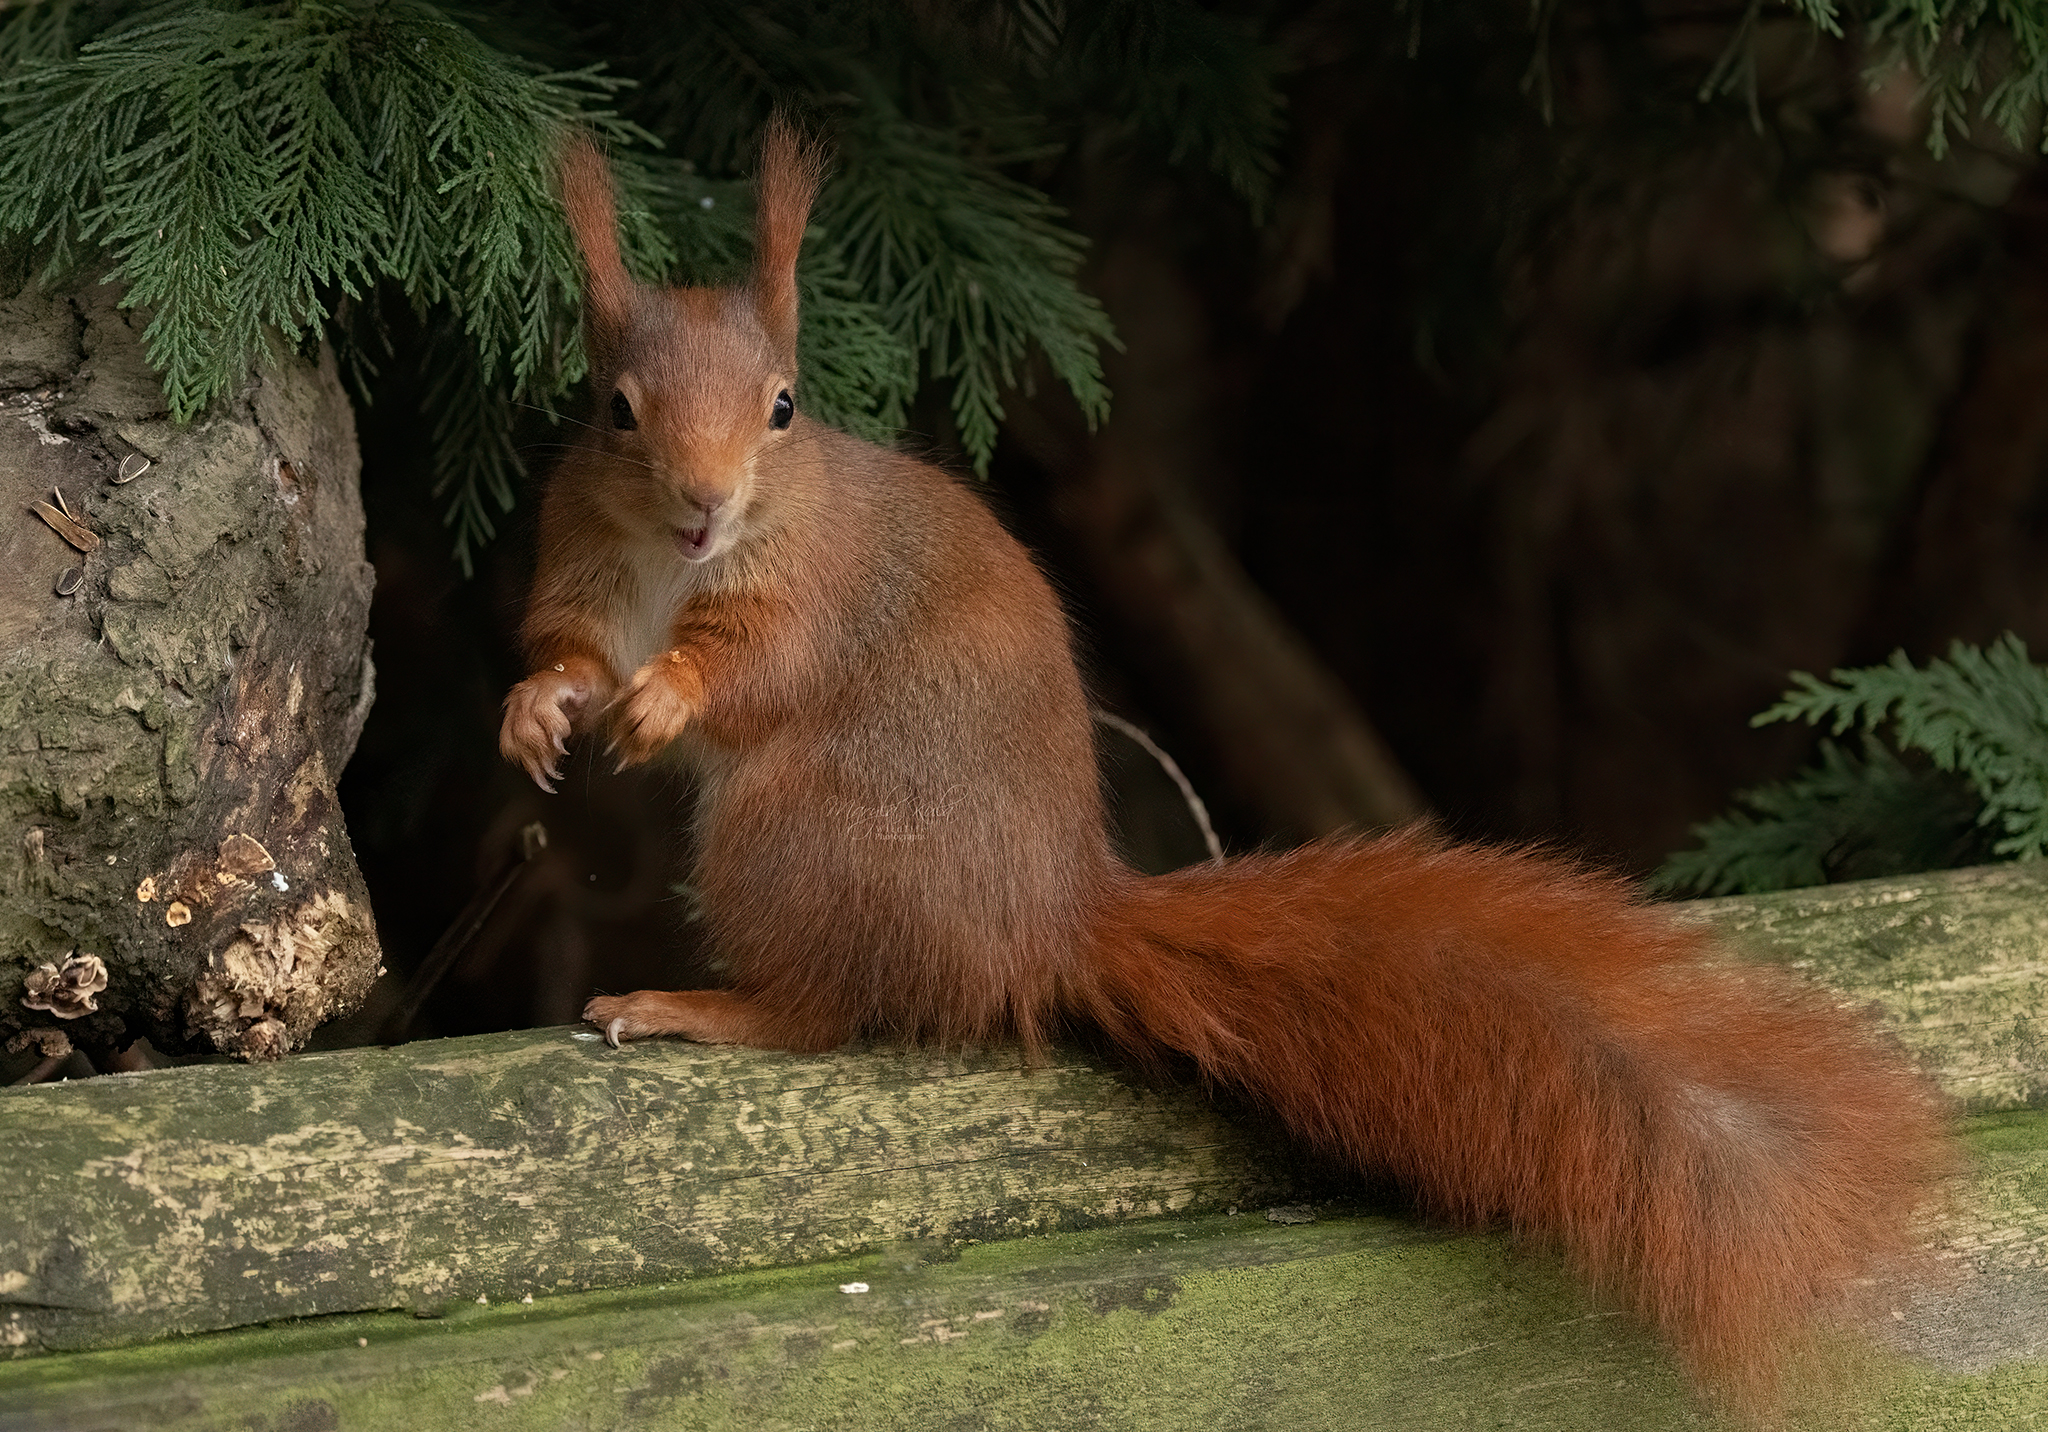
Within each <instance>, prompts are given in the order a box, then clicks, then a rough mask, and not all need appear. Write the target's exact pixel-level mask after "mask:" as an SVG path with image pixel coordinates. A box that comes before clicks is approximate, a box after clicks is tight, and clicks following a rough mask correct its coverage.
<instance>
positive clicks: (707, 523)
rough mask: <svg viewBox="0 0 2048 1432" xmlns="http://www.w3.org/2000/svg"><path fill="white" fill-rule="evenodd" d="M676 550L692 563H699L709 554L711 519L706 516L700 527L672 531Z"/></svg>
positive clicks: (678, 528)
mask: <svg viewBox="0 0 2048 1432" xmlns="http://www.w3.org/2000/svg"><path fill="white" fill-rule="evenodd" d="M672 532H673V535H674V537H675V540H676V550H677V551H679V552H681V553H682V554H683V555H684V556H685V557H687V558H689V559H690V560H691V561H693V562H701V561H703V560H704V559H705V557H707V556H709V555H710V552H711V519H710V517H709V516H706V517H705V519H704V522H703V524H702V525H701V526H697V527H677V528H674V529H672Z"/></svg>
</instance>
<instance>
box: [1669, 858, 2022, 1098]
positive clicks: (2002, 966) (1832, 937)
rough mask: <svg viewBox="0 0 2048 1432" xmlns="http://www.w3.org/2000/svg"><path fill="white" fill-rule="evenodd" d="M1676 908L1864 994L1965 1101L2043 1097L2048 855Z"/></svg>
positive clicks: (1743, 944)
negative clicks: (2045, 858) (2046, 857)
mask: <svg viewBox="0 0 2048 1432" xmlns="http://www.w3.org/2000/svg"><path fill="white" fill-rule="evenodd" d="M1675 908H1677V909H1678V910H1679V911H1680V912H1681V913H1682V914H1684V915H1685V916H1686V917H1688V918H1696V919H1701V920H1705V921H1707V922H1709V923H1710V924H1712V926H1713V927H1714V929H1715V930H1716V931H1717V932H1718V933H1719V934H1720V935H1721V936H1722V937H1723V938H1724V939H1726V940H1727V941H1728V943H1729V944H1731V945H1732V946H1734V947H1735V948H1736V949H1738V950H1740V951H1741V952H1743V953H1744V954H1747V955H1750V956H1753V957H1755V958H1759V959H1767V960H1774V961H1778V962H1780V963H1784V964H1790V965H1792V966H1794V967H1795V968H1798V969H1802V970H1804V971H1806V972H1807V973H1808V974H1810V975H1811V976H1813V977H1814V978H1815V979H1817V980H1819V981H1821V982H1822V983H1824V984H1828V985H1831V986H1833V987H1834V988H1836V989H1839V990H1842V991H1844V992H1846V993H1850V994H1853V995H1855V996H1857V997H1859V998H1862V999H1866V1000H1869V1001H1872V1002H1874V1003H1875V1004H1876V1005H1877V1006H1878V1007H1879V1008H1880V1009H1881V1010H1882V1011H1883V1015H1884V1019H1885V1021H1886V1023H1887V1024H1889V1025H1890V1026H1891V1027H1892V1028H1893V1029H1895V1030H1896V1031H1897V1033H1898V1035H1899V1038H1900V1040H1901V1041H1902V1042H1903V1043H1904V1044H1905V1045H1906V1047H1907V1049H1909V1050H1910V1051H1911V1052H1912V1053H1913V1055H1914V1057H1915V1058H1917V1059H1918V1060H1919V1061H1920V1062H1921V1064H1922V1065H1923V1066H1924V1067H1925V1068H1927V1069H1928V1070H1929V1071H1930V1072H1931V1073H1933V1074H1934V1075H1935V1076H1936V1077H1937V1078H1938V1079H1939V1081H1940V1083H1941V1085H1942V1088H1943V1089H1944V1090H1946V1091H1947V1092H1948V1094H1949V1095H1950V1096H1951V1097H1952V1098H1954V1099H1955V1100H1956V1101H1957V1102H1958V1104H1959V1105H1960V1106H1961V1107H1962V1108H1963V1109H1964V1110H1966V1111H1968V1112H1970V1113H1985V1112H1990V1111H1993V1110H1998V1109H2020V1108H2035V1107H2041V1106H2042V1105H2044V1104H2048V861H2033V862H2029V863H2027V864H2021V865H1989V866H1983V867H1980V868H1978V869H1975V870H1949V871H1938V872H1935V873H1933V874H1929V875H1909V876H1900V877H1896V878H1893V879H1889V880H1862V881H1857V882H1855V883H1853V884H1847V885H1823V886H1819V887H1817V888H1815V889H1811V890H1787V891H1782V892H1780V893H1777V894H1773V895H1741V896H1731V897H1728V898H1726V899H1720V900H1696V901H1691V902H1689V903H1687V904H1685V905H1681V906H1677V907H1675Z"/></svg>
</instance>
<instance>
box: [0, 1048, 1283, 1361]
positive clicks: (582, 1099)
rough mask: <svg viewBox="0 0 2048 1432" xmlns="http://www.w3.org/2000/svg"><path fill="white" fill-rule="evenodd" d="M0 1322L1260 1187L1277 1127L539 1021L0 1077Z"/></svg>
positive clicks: (1260, 1196) (962, 1075)
mask: <svg viewBox="0 0 2048 1432" xmlns="http://www.w3.org/2000/svg"><path fill="white" fill-rule="evenodd" d="M0 1148H4V1149H5V1150H6V1160H5V1167H4V1169H0V1342H5V1343H11V1344H13V1345H14V1346H15V1347H17V1348H20V1349H35V1348H78V1347H89V1346H103V1345H107V1344H109V1343H114V1342H121V1341H127V1340H133V1339H135V1338H139V1337H147V1336H153V1335H156V1334H160V1333H168V1332H194V1331H201V1330H205V1329H211V1328H226V1327H239V1326H244V1325H246V1324H249V1323H253V1322H262V1321H265V1320H268V1319H273V1318H280V1317H295V1316H304V1315H307V1314H314V1313H332V1312H342V1311H356V1310H360V1309H367V1308H391V1307H399V1308H413V1309H418V1310H422V1311H431V1310H434V1309H438V1308H440V1307H443V1306H445V1305H447V1304H450V1303H454V1302H463V1301H467V1300H469V1299H472V1298H474V1297H476V1296H477V1295H478V1294H480V1293H482V1294H488V1295H489V1296H491V1297H494V1298H503V1297H507V1296H509V1297H514V1298H517V1297H519V1296H521V1295H523V1294H525V1293H528V1292H533V1293H553V1292H560V1291H566V1290H574V1289H588V1288H605V1287H620V1286H625V1285H629V1284H634V1283H644V1282H648V1281H654V1280H660V1279H665V1278H678V1277H687V1276H695V1275H703V1274H707V1273H715V1272H725V1271H730V1270H733V1269H738V1268H750V1267H763V1266H768V1265H774V1264H790V1263H800V1262H807V1261H813V1260H817V1259H821V1258H831V1257H839V1256H844V1255H846V1254H849V1253H855V1252H859V1251H862V1250H865V1249H869V1248H873V1247H877V1246H880V1245H881V1244H884V1243H887V1242H889V1241H891V1240H896V1239H901V1238H906V1237H936V1238H941V1239H955V1240H957V1239H964V1238H999V1237H1011V1236H1016V1235H1018V1234H1023V1233H1031V1232H1042V1231H1048V1230H1052V1229H1058V1228H1073V1227H1085V1226H1088V1225H1091V1224H1095V1223H1100V1222H1104V1221H1108V1220H1115V1219H1124V1218H1133V1217H1149V1216H1153V1215H1157V1214H1163V1213H1178V1212H1202V1211H1209V1210H1221V1209H1227V1208H1229V1207H1231V1206H1233V1205H1247V1206H1248V1205H1249V1204H1251V1203H1253V1202H1256V1201H1259V1200H1265V1201H1268V1202H1270V1201H1271V1200H1273V1199H1275V1198H1279V1197H1282V1196H1284V1195H1287V1194H1289V1193H1290V1192H1291V1191H1292V1189H1293V1187H1294V1184H1293V1175H1292V1173H1291V1164H1290V1162H1289V1160H1288V1158H1287V1157H1286V1155H1285V1154H1284V1152H1283V1151H1282V1150H1281V1149H1280V1147H1279V1146H1278V1145H1277V1144H1275V1143H1273V1142H1270V1141H1269V1140H1268V1139H1266V1138H1265V1137H1263V1136H1262V1135H1261V1134H1260V1133H1259V1132H1258V1131H1257V1130H1256V1129H1255V1128H1254V1127H1253V1126H1252V1125H1250V1124H1249V1123H1248V1122H1242V1121H1241V1122H1238V1123H1232V1122H1231V1121H1229V1120H1228V1119H1226V1118H1225V1117H1223V1116H1222V1115H1221V1114H1219V1113H1217V1112H1216V1111H1214V1110H1213V1109H1211V1108H1210V1107H1208V1106H1207V1105H1206V1104H1205V1103H1204V1102H1203V1101H1202V1099H1201V1098H1200V1097H1199V1096H1198V1095H1196V1094H1194V1093H1192V1092H1186V1091H1155V1090H1151V1089H1147V1088H1145V1087H1143V1086H1141V1085H1140V1084H1138V1083H1136V1082H1134V1081H1132V1080H1130V1079H1127V1078H1125V1077H1123V1076H1121V1075H1119V1074H1117V1073H1115V1072H1113V1071H1110V1070H1109V1069H1107V1068H1106V1067H1105V1066H1101V1065H1097V1064H1092V1063H1089V1062H1087V1061H1085V1060H1083V1059H1081V1058H1079V1057H1075V1056H1068V1057H1063V1058H1062V1059H1061V1060H1060V1061H1059V1062H1057V1063H1055V1064H1053V1065H1051V1066H1050V1067H1047V1068H1043V1069H1039V1070H1035V1071H1032V1072H1030V1073H1029V1074H1027V1073H1025V1072H1024V1071H1023V1070H1022V1069H1021V1068H1020V1067H1019V1061H1018V1058H1017V1056H1016V1055H1015V1054H1014V1053H1012V1052H1010V1051H994V1052H991V1053H988V1054H984V1055H962V1056H938V1055H931V1054H913V1053H905V1052H900V1051H889V1050H881V1051H874V1052H865V1053H861V1052H856V1053H846V1054H836V1055H830V1056H825V1057H821V1058H801V1057H793V1056H784V1055H775V1054H766V1053H761V1052H758V1051H750V1050H735V1049H718V1048H711V1047H706V1046H701V1045H689V1044H683V1043H679V1042H653V1043H647V1044H639V1045H631V1046H628V1047H627V1048H625V1049H622V1050H613V1049H610V1048H608V1047H606V1046H605V1045H604V1043H603V1042H602V1041H601V1040H598V1039H597V1038H596V1037H595V1036H594V1035H591V1034H589V1033H588V1032H587V1031H572V1030H568V1029H553V1030H538V1031H530V1032H526V1033H520V1034H508V1035H492V1036H479V1037H476V1038H470V1039H452V1040H443V1041H435V1042H430V1043H422V1044H413V1045H406V1046H401V1047H399V1048H396V1049H388V1050H387V1049H364V1050H351V1051H347V1052H343V1053H334V1054H316V1055H306V1056H302V1057H300V1058H297V1059H294V1060H291V1061H289V1062H288V1063H286V1064H284V1065H282V1066H272V1067H267V1068H251V1067H243V1066H234V1065H210V1066H199V1067H191V1068H184V1069H167V1070H160V1071H156V1072H154V1073H148V1074H132V1075H113V1076H109V1077H107V1078H103V1079H96V1080H84V1081H80V1082H79V1083H76V1084H70V1085H41V1086H34V1087H30V1088H24V1089H14V1090H6V1091H0Z"/></svg>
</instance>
